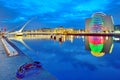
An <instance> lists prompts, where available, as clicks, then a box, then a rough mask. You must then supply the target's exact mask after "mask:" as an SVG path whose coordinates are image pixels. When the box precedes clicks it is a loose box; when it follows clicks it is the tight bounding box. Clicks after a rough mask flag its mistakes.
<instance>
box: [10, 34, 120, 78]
mask: <svg viewBox="0 0 120 80" xmlns="http://www.w3.org/2000/svg"><path fill="white" fill-rule="evenodd" d="M94 37H95V36H93V37H87V36H65V35H58V36H56V35H52V36H51V35H30V36H19V37H18V36H17V37H11V39H12V41H13V39H14V41H13V42H14V43H15V44H16V45H17V46H18V47H19V48H21V50H22V51H23V52H25V54H26V55H28V56H30V57H32V59H33V60H36V61H40V62H41V63H42V64H43V68H44V69H45V70H47V71H48V72H50V73H51V74H52V75H54V76H55V77H56V78H57V79H58V80H106V79H107V80H120V77H119V73H120V55H119V52H118V51H119V49H120V46H119V43H118V42H114V45H115V46H114V49H113V50H110V48H112V45H113V43H112V42H113V39H112V37H102V36H101V37H102V38H101V39H100V38H99V36H97V37H96V38H95V40H96V41H98V42H95V41H93V43H94V45H95V44H96V45H97V44H98V43H99V44H103V47H102V48H100V50H99V51H102V52H104V53H105V54H104V56H102V57H99V58H98V57H95V56H92V54H91V51H89V50H91V48H90V47H89V45H90V44H89V42H91V44H92V41H91V40H89V39H91V38H92V39H93V40H94ZM15 39H16V40H20V39H22V40H23V41H24V42H25V43H26V44H27V45H28V46H29V47H30V48H31V49H33V50H34V51H35V52H31V51H29V50H28V49H26V48H24V46H23V45H21V44H19V42H18V41H17V42H16V40H15ZM60 41H61V42H60ZM87 45H88V48H89V50H86V48H87ZM95 49H97V48H95ZM105 49H107V50H106V51H105ZM110 51H112V53H114V54H111V55H107V54H109V53H110ZM63 75H64V76H63ZM86 76H87V77H86Z"/></svg>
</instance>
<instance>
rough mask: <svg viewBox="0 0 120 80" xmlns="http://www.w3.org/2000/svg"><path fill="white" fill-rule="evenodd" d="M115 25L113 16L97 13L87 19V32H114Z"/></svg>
mask: <svg viewBox="0 0 120 80" xmlns="http://www.w3.org/2000/svg"><path fill="white" fill-rule="evenodd" d="M113 23H114V22H113V18H112V16H108V15H106V14H104V13H101V12H97V13H95V14H93V15H92V17H91V18H87V19H86V23H85V30H86V31H87V32H102V31H114V25H113Z"/></svg>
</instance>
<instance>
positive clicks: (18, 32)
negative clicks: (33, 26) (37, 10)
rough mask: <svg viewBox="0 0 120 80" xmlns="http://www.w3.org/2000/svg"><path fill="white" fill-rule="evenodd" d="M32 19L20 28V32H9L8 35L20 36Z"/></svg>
mask: <svg viewBox="0 0 120 80" xmlns="http://www.w3.org/2000/svg"><path fill="white" fill-rule="evenodd" d="M33 19H34V18H32V19H30V20H28V21H27V22H26V23H25V24H24V25H23V26H22V28H21V29H20V30H18V31H14V32H11V33H9V34H18V35H19V34H22V31H23V29H24V28H25V27H26V25H27V24H29V23H30V22H31V21H32V20H33Z"/></svg>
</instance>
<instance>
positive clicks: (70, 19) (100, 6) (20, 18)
mask: <svg viewBox="0 0 120 80" xmlns="http://www.w3.org/2000/svg"><path fill="white" fill-rule="evenodd" d="M119 3H120V1H116V2H115V1H114V0H103V1H98V0H85V1H84V0H75V1H73V0H52V1H49V0H21V1H16V0H9V1H5V0H0V5H1V7H0V11H1V13H0V24H4V23H7V22H8V23H11V25H10V26H12V25H17V24H18V23H19V22H25V21H27V20H28V19H30V18H32V17H34V16H38V17H39V19H36V20H34V21H36V22H38V23H41V24H44V25H46V26H50V27H55V26H59V25H63V26H68V27H70V26H74V27H75V28H76V27H77V28H83V27H80V26H84V24H85V22H84V21H85V18H88V17H91V15H92V14H93V13H94V12H96V11H102V12H105V13H107V14H113V15H114V17H115V18H114V19H115V22H117V21H118V19H117V17H119V14H115V13H117V12H118V11H117V9H116V8H118V7H120V6H119ZM111 4H113V5H112V6H111ZM114 11H115V12H114ZM37 20H38V21H37Z"/></svg>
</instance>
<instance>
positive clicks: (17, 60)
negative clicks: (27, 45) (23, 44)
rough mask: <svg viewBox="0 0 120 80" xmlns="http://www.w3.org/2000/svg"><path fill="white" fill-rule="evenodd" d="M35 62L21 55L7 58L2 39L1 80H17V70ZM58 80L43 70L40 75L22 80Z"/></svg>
mask: <svg viewBox="0 0 120 80" xmlns="http://www.w3.org/2000/svg"><path fill="white" fill-rule="evenodd" d="M31 61H33V60H32V59H31V58H29V57H27V56H26V55H24V54H22V53H19V54H18V55H17V56H7V54H6V52H5V49H4V48H3V45H2V41H1V37H0V80H17V78H16V72H17V69H18V68H19V67H20V66H21V65H23V64H25V63H28V62H31ZM39 79H40V80H56V79H55V78H54V77H53V76H52V75H51V74H50V73H49V72H47V71H45V70H44V69H41V71H40V72H39V73H38V74H34V75H31V76H27V77H25V78H23V79H20V80H39Z"/></svg>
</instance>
